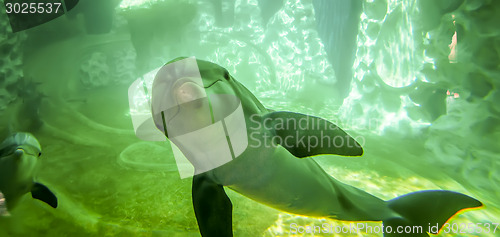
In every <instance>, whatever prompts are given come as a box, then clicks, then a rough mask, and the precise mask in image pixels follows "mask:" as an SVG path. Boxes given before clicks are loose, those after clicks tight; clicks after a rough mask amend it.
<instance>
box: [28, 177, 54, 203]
mask: <svg viewBox="0 0 500 237" xmlns="http://www.w3.org/2000/svg"><path fill="white" fill-rule="evenodd" d="M31 196H32V197H33V198H34V199H38V200H40V201H42V202H45V203H47V204H49V205H50V206H51V207H53V208H56V207H57V197H56V196H55V195H54V194H53V193H52V192H51V191H50V190H49V189H48V188H47V187H46V186H45V185H43V184H40V183H35V184H34V185H33V188H32V189H31Z"/></svg>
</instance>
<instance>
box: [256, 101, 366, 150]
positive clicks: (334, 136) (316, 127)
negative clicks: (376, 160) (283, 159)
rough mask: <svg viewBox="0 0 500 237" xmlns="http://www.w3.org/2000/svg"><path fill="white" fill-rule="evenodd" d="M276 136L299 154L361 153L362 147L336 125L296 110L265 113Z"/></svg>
mask: <svg viewBox="0 0 500 237" xmlns="http://www.w3.org/2000/svg"><path fill="white" fill-rule="evenodd" d="M263 123H264V126H265V127H266V128H271V132H272V135H273V136H277V137H279V138H280V139H273V141H275V142H278V143H279V144H280V145H281V146H283V147H284V148H286V149H287V150H288V151H289V152H290V153H292V154H293V155H294V156H296V157H298V158H304V157H308V156H315V155H321V154H335V155H343V156H361V155H362V154H363V148H362V147H361V145H360V144H359V143H358V142H356V140H354V138H352V137H351V136H349V134H347V133H346V132H344V131H343V130H342V129H340V128H339V127H338V126H337V125H335V124H333V123H331V122H329V121H327V120H325V119H322V118H318V117H314V116H309V115H304V114H299V113H293V112H284V111H279V112H272V113H269V114H266V115H265V116H264V117H263Z"/></svg>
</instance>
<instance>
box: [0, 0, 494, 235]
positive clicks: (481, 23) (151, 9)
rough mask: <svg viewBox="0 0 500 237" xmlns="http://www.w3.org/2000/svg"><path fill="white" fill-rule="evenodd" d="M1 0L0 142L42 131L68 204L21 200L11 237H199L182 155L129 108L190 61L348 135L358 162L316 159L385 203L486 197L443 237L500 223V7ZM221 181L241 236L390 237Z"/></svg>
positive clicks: (360, 0)
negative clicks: (134, 92)
mask: <svg viewBox="0 0 500 237" xmlns="http://www.w3.org/2000/svg"><path fill="white" fill-rule="evenodd" d="M0 2H1V3H2V4H0V85H1V87H0V121H1V123H0V134H1V135H2V136H1V138H2V140H3V139H4V138H6V137H7V136H8V135H9V134H12V133H14V132H28V133H31V134H33V136H34V137H36V139H37V140H38V142H39V143H40V145H41V149H42V155H41V156H40V158H39V160H37V170H36V172H35V173H34V175H33V178H34V181H36V182H40V183H43V184H44V185H45V186H47V187H49V188H50V190H52V192H53V193H54V194H55V196H57V198H58V201H59V206H58V207H57V208H51V207H50V206H48V205H46V204H45V203H43V202H41V201H40V200H36V199H33V198H31V195H30V194H25V195H23V196H22V197H21V198H20V199H19V201H18V203H17V205H16V208H15V209H12V210H10V211H9V212H10V213H9V216H0V236H200V233H199V229H198V225H197V220H196V218H195V214H194V211H193V207H192V200H191V184H192V178H185V177H184V176H183V175H182V174H181V173H180V171H179V169H180V168H182V167H179V165H178V162H176V158H175V157H174V152H178V151H176V150H175V149H176V148H175V147H174V148H172V146H171V144H170V143H169V142H168V141H166V139H165V141H145V140H144V139H140V138H139V137H138V136H136V129H134V125H133V123H132V119H133V114H134V112H136V111H134V110H133V109H132V110H131V106H130V104H129V101H130V98H129V88H130V87H131V85H132V84H133V83H134V82H135V81H138V80H139V81H143V82H148V81H149V82H152V80H153V79H154V77H155V74H156V73H157V72H158V70H159V68H160V67H162V66H163V65H165V63H167V62H169V61H171V60H173V59H175V58H178V57H181V56H185V57H195V58H197V59H202V60H206V61H210V62H213V63H216V64H218V65H220V66H222V67H223V68H225V69H227V71H228V72H229V73H230V74H231V76H232V77H233V78H235V79H236V80H238V81H239V82H240V83H241V84H242V85H244V86H245V87H246V88H247V89H248V90H249V91H250V92H251V93H252V94H253V95H255V97H256V98H257V99H258V100H260V101H261V102H262V104H263V105H264V106H265V107H266V108H267V109H269V110H271V111H292V112H297V113H303V114H309V115H313V116H317V117H321V118H324V119H326V120H328V121H331V122H333V123H335V124H336V125H338V126H339V127H341V128H342V129H343V130H345V131H346V132H348V133H349V134H350V135H351V136H352V137H354V138H355V139H356V140H357V141H358V142H359V143H360V144H361V145H362V146H363V148H364V155H363V156H362V157H342V156H332V155H319V156H315V157H313V158H311V159H314V160H315V161H316V162H317V163H318V164H320V166H321V167H322V168H323V169H324V170H325V171H326V172H327V173H328V174H329V175H331V176H333V177H334V178H335V179H337V180H339V181H341V182H344V183H346V184H348V185H352V186H354V187H356V188H359V189H362V190H364V191H366V192H368V193H371V194H373V195H375V196H377V197H379V198H381V199H383V200H389V199H392V198H395V197H397V196H400V195H403V194H406V193H409V192H413V191H419V190H428V189H432V190H441V189H443V190H451V191H455V192H460V193H464V194H467V195H469V196H472V197H474V198H476V199H478V200H480V201H481V202H482V203H483V204H484V206H483V207H481V208H479V209H475V210H470V211H467V212H460V213H459V214H457V215H455V216H454V217H452V218H451V219H450V220H449V223H450V226H449V227H450V228H451V227H453V224H455V225H454V226H455V227H454V228H455V229H449V230H448V231H446V229H442V230H441V232H440V233H439V234H438V236H498V233H500V228H499V227H498V223H500V218H499V216H500V203H499V202H498V200H499V197H500V191H499V190H500V155H499V154H500V146H499V142H498V141H499V140H500V104H499V103H500V92H499V91H498V88H499V86H500V81H499V78H500V68H499V66H500V30H499V28H498V26H497V25H498V23H497V22H498V18H497V17H496V16H498V15H500V3H499V2H497V1H495V0H276V1H265V0H236V1H230V0H206V1H202V0H198V1H195V0H175V1H174V0H121V1H120V0H80V1H78V0H74V1H61V0H54V2H59V3H61V7H62V9H61V11H62V12H61V13H60V15H58V16H54V17H52V18H53V19H52V18H50V17H49V18H47V17H45V18H44V17H42V16H38V15H36V13H32V15H30V17H31V18H30V17H26V16H24V15H23V16H21V15H22V14H21V13H19V14H14V13H12V14H7V12H10V11H17V10H16V9H14V8H12V9H11V10H9V9H10V7H9V6H11V7H12V6H13V5H8V3H10V4H14V3H18V4H20V3H22V2H29V1H10V0H0ZM54 6H55V5H54ZM19 11H22V9H21V8H19ZM44 14H46V13H44ZM30 19H31V20H30ZM33 19H35V20H33ZM145 86H146V84H145ZM149 86H150V85H149ZM148 96H149V95H144V101H147V99H148V98H146V97H148ZM148 106H149V105H148ZM148 112H149V111H148ZM146 114H147V113H146ZM173 149H174V150H175V151H174V150H173ZM0 152H5V151H3V150H1V151H0ZM0 156H2V157H4V156H6V154H2V153H0ZM2 157H0V159H2ZM1 164H2V163H0V165H1ZM5 170H6V169H5V168H4V169H2V167H1V166H0V172H6V171H5ZM1 177H3V176H2V175H1V174H0V178H1ZM9 182H10V180H6V179H5V180H0V183H9ZM225 190H226V193H227V194H228V196H229V197H230V199H231V201H232V204H233V224H232V227H233V231H234V236H289V235H294V236H311V235H317V236H332V235H333V236H382V233H379V232H376V231H373V229H372V231H370V229H364V230H361V231H360V232H356V233H342V232H341V233H338V232H335V227H337V226H341V227H342V226H349V225H350V224H352V223H353V222H348V221H338V220H335V219H329V218H317V217H307V216H299V215H294V214H290V213H287V212H282V211H279V210H277V209H273V208H271V207H268V206H266V205H264V204H262V203H259V202H256V201H254V200H252V199H250V198H247V197H245V196H243V195H241V194H239V193H238V192H235V191H233V190H231V189H229V188H226V189H225ZM311 195H314V194H311ZM365 224H366V226H370V227H373V228H375V227H377V226H381V222H369V223H365ZM323 225H325V226H327V227H331V228H330V229H328V228H323ZM294 226H295V228H294ZM298 226H301V227H304V228H298ZM314 226H322V227H321V228H322V229H321V230H322V231H321V232H312V233H311V229H309V232H308V231H307V230H308V229H307V228H310V227H314ZM464 226H466V228H465V229H464V228H463V227H464ZM469 226H473V228H472V230H471V229H467V228H468V227H469ZM306 227H307V228H306ZM325 230H326V231H325ZM460 230H463V231H465V232H460ZM457 231H458V232H457ZM334 232H335V233H334Z"/></svg>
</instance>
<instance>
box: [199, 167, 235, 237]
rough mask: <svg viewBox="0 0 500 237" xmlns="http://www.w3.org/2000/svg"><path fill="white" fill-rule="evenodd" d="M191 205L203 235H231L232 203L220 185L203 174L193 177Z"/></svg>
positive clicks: (212, 236) (219, 236)
mask: <svg viewBox="0 0 500 237" xmlns="http://www.w3.org/2000/svg"><path fill="white" fill-rule="evenodd" d="M192 188H193V207H194V213H195V215H196V220H197V221H198V227H199V228H200V233H201V235H202V236H203V237H229V236H233V228H232V219H233V218H232V211H233V205H232V204H231V200H230V199H229V197H228V196H227V195H226V193H225V191H224V188H223V186H222V185H218V184H216V183H215V182H214V181H212V180H211V179H210V178H208V177H207V176H206V175H205V174H199V175H195V176H194V177H193V187H192Z"/></svg>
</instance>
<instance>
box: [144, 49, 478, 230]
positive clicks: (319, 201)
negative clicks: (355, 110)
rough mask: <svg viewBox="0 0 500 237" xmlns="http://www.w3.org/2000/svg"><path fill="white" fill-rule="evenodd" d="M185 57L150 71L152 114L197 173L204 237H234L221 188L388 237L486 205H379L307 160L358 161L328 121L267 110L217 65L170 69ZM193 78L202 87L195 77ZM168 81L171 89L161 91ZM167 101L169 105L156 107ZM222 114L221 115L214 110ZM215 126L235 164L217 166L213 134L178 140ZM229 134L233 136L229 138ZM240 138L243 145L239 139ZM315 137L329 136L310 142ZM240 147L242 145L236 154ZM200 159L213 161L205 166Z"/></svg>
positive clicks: (452, 195)
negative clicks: (238, 114)
mask: <svg viewBox="0 0 500 237" xmlns="http://www.w3.org/2000/svg"><path fill="white" fill-rule="evenodd" d="M185 59H189V58H185V57H182V58H176V59H174V60H172V61H170V62H168V63H167V64H165V65H164V66H163V67H162V68H160V70H159V71H158V73H157V74H156V76H155V79H154V82H153V87H152V98H151V112H152V116H153V121H154V123H155V125H156V128H157V129H159V130H160V131H161V132H162V133H164V134H165V136H166V137H167V138H168V139H169V140H170V141H171V142H173V143H174V144H175V145H176V146H178V147H179V149H180V151H181V152H182V153H183V154H184V155H185V157H186V158H187V159H188V160H189V161H190V162H191V163H192V164H193V166H194V168H195V174H194V176H193V183H192V201H193V207H194V211H195V216H196V219H197V223H198V227H199V230H200V233H201V235H202V236H204V237H211V236H219V237H220V236H232V235H233V230H232V203H231V200H230V199H229V198H228V196H227V195H226V193H225V191H224V188H223V187H224V186H226V187H228V188H230V189H232V190H234V191H236V192H238V193H240V194H242V195H244V196H246V197H248V198H251V199H253V200H255V201H257V202H260V203H263V204H265V205H268V206H270V207H273V208H276V209H278V210H282V211H285V212H288V213H293V214H298V215H304V216H311V217H322V218H325V217H326V218H333V219H338V220H346V221H382V222H383V225H384V227H385V228H384V230H385V233H384V236H404V234H395V233H394V232H396V228H398V227H399V228H404V227H406V226H417V227H422V228H423V231H422V233H411V234H407V236H428V234H427V231H429V230H428V226H430V225H431V226H436V225H438V226H439V229H441V228H442V227H443V225H444V224H445V223H446V221H447V220H448V219H449V218H451V217H452V216H453V215H454V214H456V213H457V212H458V211H460V210H463V209H468V208H476V207H481V206H482V203H481V202H480V201H478V200H476V199H474V198H472V197H469V196H467V195H464V194H461V193H457V192H453V191H446V190H426V191H418V192H413V193H409V194H406V195H403V196H400V197H397V198H394V199H391V200H388V201H385V200H382V199H380V198H378V197H376V196H374V195H371V194H369V193H367V192H365V191H363V190H361V189H358V188H356V187H353V186H350V185H347V184H344V183H342V182H340V181H338V180H336V179H334V178H333V177H332V176H330V175H328V174H327V173H326V172H325V171H324V170H323V169H322V168H321V166H320V165H318V164H317V163H316V162H315V161H314V160H313V159H309V158H310V157H312V156H316V155H320V154H332V155H341V156H361V155H362V154H363V148H362V147H361V145H360V144H359V143H358V142H357V141H356V140H355V139H354V138H352V137H351V136H350V135H348V134H347V133H346V132H344V131H343V130H342V129H341V128H339V127H338V126H336V125H335V124H333V123H331V122H329V121H327V120H325V119H322V118H319V117H315V116H309V115H304V114H300V113H294V112H286V111H272V110H269V109H267V108H265V107H264V106H263V105H262V104H261V103H260V102H259V100H258V99H257V98H256V97H255V96H254V95H253V94H252V93H251V92H250V91H249V90H248V89H247V88H245V87H244V86H243V85H242V84H241V83H240V82H238V81H237V80H236V79H235V78H234V77H232V76H231V75H230V74H229V72H228V71H227V70H226V69H225V68H223V67H221V66H219V65H217V64H214V63H211V62H207V61H203V60H197V59H194V58H191V59H193V60H194V62H196V63H195V65H194V66H193V65H182V64H181V65H180V66H176V67H174V68H173V70H172V67H171V65H174V63H176V64H175V65H178V63H179V62H182V61H183V60H185ZM196 72H199V76H200V77H201V82H200V81H197V80H196V79H195V76H193V75H196ZM169 80H170V81H171V82H167V81H169ZM165 83H171V84H172V85H171V87H161V86H162V84H165ZM159 88H160V89H159ZM165 88H169V89H165ZM217 95H232V96H234V98H236V99H235V100H230V99H227V98H230V97H223V98H226V99H217V98H218V97H217ZM165 103H170V104H173V106H170V107H165V106H163V107H162V106H161V105H162V104H165ZM236 107H237V108H241V110H242V114H243V116H242V120H243V121H241V122H242V124H241V126H236V127H234V126H233V127H231V124H234V123H235V121H234V120H232V119H228V118H229V116H226V115H227V114H231V111H233V110H234V111H236V110H235V109H231V108H236ZM228 108H229V109H228ZM227 110H229V112H228V113H226V114H224V115H223V116H221V114H220V111H226V112H227ZM218 113H219V114H218ZM224 116H226V117H224ZM221 122H222V125H223V126H222V127H224V131H225V132H226V134H227V135H226V136H225V137H224V136H221V137H222V138H221V139H222V141H226V139H227V144H228V146H229V147H230V148H229V150H230V151H231V155H232V157H233V159H229V160H226V161H225V162H222V163H221V162H219V160H218V159H219V157H217V154H223V153H221V152H218V151H217V152H214V151H213V147H215V145H216V144H217V142H215V140H217V139H220V138H217V136H216V135H217V133H210V132H209V133H204V135H202V136H192V137H191V138H190V139H195V140H196V139H200V140H198V143H196V145H195V146H189V145H188V144H187V143H186V142H185V140H182V139H180V137H182V136H183V135H185V134H192V133H193V132H197V131H200V130H203V129H207V128H210V126H212V125H214V124H216V123H219V124H221ZM236 122H237V121H236ZM238 128H240V129H239V130H238ZM231 129H236V130H235V131H237V132H235V133H231V132H230V130H231ZM172 131H174V132H175V134H173V132H172ZM241 134H243V135H245V138H246V141H242V140H238V139H235V138H236V137H237V136H238V135H241ZM311 138H321V139H323V141H324V140H328V139H329V140H328V142H325V143H324V144H321V146H320V145H318V143H315V145H314V146H313V143H312V141H313V139H311ZM333 141H335V142H333ZM238 144H240V145H241V144H244V145H245V147H244V149H242V150H241V151H239V152H238V151H237V149H236V147H237V145H238ZM231 148H232V149H231ZM199 151H201V152H199ZM197 152H199V153H197ZM207 154H208V155H207ZM220 156H222V155H220ZM200 157H201V159H202V160H201V161H200ZM203 162H205V163H210V164H218V165H214V166H213V168H210V169H207V166H205V165H203V164H205V163H203ZM200 164H202V165H200ZM392 230H394V232H392Z"/></svg>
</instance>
